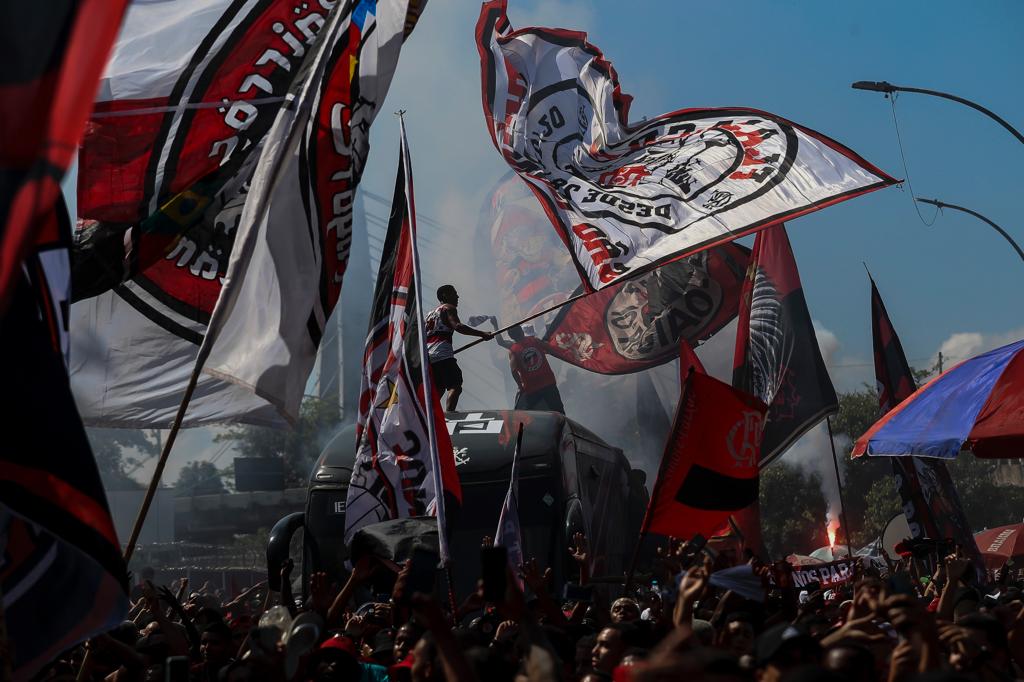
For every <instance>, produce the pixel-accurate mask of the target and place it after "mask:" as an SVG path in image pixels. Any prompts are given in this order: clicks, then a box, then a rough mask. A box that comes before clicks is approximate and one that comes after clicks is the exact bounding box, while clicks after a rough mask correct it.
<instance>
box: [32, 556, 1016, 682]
mask: <svg viewBox="0 0 1024 682" xmlns="http://www.w3.org/2000/svg"><path fill="white" fill-rule="evenodd" d="M489 540H490V539H489V538H485V539H484V544H485V545H488V543H489ZM570 554H571V558H569V559H568V561H569V562H570V565H572V564H573V563H575V565H576V566H578V568H579V576H578V581H576V580H574V582H573V584H572V585H571V589H567V590H565V592H559V594H556V593H555V591H554V590H553V585H551V572H550V570H542V568H541V567H540V566H539V565H538V562H537V561H535V560H532V559H531V560H528V561H527V562H526V564H525V565H523V566H521V567H519V570H518V571H512V570H511V568H509V570H508V572H507V576H506V578H507V579H506V580H505V581H504V592H503V594H500V595H498V596H495V595H494V594H493V589H492V590H491V591H490V597H491V598H490V600H487V599H485V596H484V595H485V593H487V590H485V585H484V584H483V581H481V583H480V587H479V589H478V590H477V591H476V592H474V593H473V594H470V595H468V596H466V595H461V596H462V597H464V599H463V600H462V601H461V603H459V604H457V602H456V600H455V599H454V595H449V594H446V593H445V590H444V589H443V581H439V587H438V589H436V590H435V591H434V592H433V593H422V592H416V591H414V590H412V589H411V588H410V585H411V584H412V581H411V580H410V563H409V562H405V564H404V565H396V564H392V563H390V562H387V561H383V560H378V559H375V558H373V557H371V556H364V557H362V558H360V559H359V560H358V561H357V563H356V564H355V566H354V567H353V570H352V572H351V573H350V575H348V576H347V580H346V581H345V582H344V583H343V584H340V585H339V584H338V583H336V582H333V581H332V580H331V578H330V577H329V576H327V575H326V574H324V573H313V574H312V575H310V576H309V577H308V580H306V581H305V588H304V589H303V592H304V593H305V596H304V597H303V598H294V597H293V581H294V585H295V586H297V585H300V584H302V582H303V581H300V580H299V579H298V576H296V575H293V573H294V568H293V566H292V563H291V562H290V561H287V562H285V565H284V566H282V568H281V575H280V577H281V590H280V592H277V591H270V590H268V588H267V584H266V583H265V582H264V583H261V584H259V585H255V586H253V587H251V588H250V589H248V590H246V591H245V592H243V593H241V594H239V595H237V596H234V597H233V598H230V599H227V598H226V597H223V596H222V595H220V594H219V593H217V592H215V591H213V590H211V589H209V588H208V586H207V587H206V588H205V589H202V590H198V591H194V592H190V591H189V589H188V586H187V584H186V582H185V581H184V580H182V581H178V584H176V585H172V586H165V587H155V586H154V585H153V583H152V582H150V581H148V580H144V581H140V585H139V586H138V589H137V590H135V591H134V595H133V596H135V597H137V599H135V600H134V603H133V605H132V609H131V612H130V613H129V618H128V620H126V621H125V622H124V623H123V624H122V625H121V626H120V627H118V628H116V629H115V630H113V631H111V632H108V633H106V634H104V635H102V636H100V637H97V638H95V639H93V640H91V641H89V642H87V643H86V644H85V645H83V646H81V647H78V648H76V649H74V650H71V651H69V652H67V653H66V654H65V656H63V657H62V658H61V659H60V660H58V661H56V662H54V663H52V664H51V665H50V666H49V667H47V668H46V669H45V670H44V671H43V672H42V673H41V675H40V676H39V678H38V679H42V680H71V679H75V677H76V675H78V679H85V680H113V681H117V682H125V681H133V680H166V681H167V682H177V681H178V680H182V681H184V680H190V681H196V682H208V681H212V680H225V681H226V682H242V681H243V680H275V681H282V682H283V681H286V680H287V681H291V680H317V681H338V682H378V681H385V680H395V681H412V682H440V681H442V680H444V681H447V682H463V681H470V682H472V681H477V682H492V681H494V682H502V681H508V682H511V681H513V680H539V681H545V682H547V681H552V682H553V681H555V680H565V681H572V680H576V681H579V682H603V681H606V680H616V681H637V682H641V681H646V680H722V681H725V680H758V681H774V680H793V681H810V680H823V681H825V680H835V681H846V682H867V681H868V680H887V681H888V682H909V681H911V680H936V681H937V680H948V681H950V682H952V681H956V680H986V681H987V680H991V681H996V680H1012V679H1016V678H1018V677H1020V675H1021V672H1022V671H1024V603H1022V593H1021V589H1022V585H1020V584H1017V583H1015V582H1013V581H1012V580H1011V579H1010V577H1009V574H1008V572H1002V573H1000V574H998V575H997V577H996V579H995V581H994V582H993V583H990V584H986V585H979V584H978V583H977V578H976V577H975V575H976V574H975V572H974V569H973V567H972V565H971V564H970V562H969V561H968V560H967V559H965V558H961V557H960V556H958V555H957V554H953V555H950V556H948V557H945V559H944V560H937V561H934V562H932V563H934V564H935V565H937V568H936V569H935V570H934V572H933V573H932V574H931V575H927V574H924V575H922V573H921V571H920V568H921V564H913V562H912V561H910V560H900V561H897V562H896V563H892V564H890V565H889V568H888V570H879V569H877V568H872V567H871V566H867V567H864V568H862V569H859V570H858V571H857V572H856V573H855V574H854V575H853V577H852V578H851V579H849V580H848V581H846V582H845V583H843V584H841V585H829V586H825V587H826V588H827V589H823V588H822V586H820V585H816V584H811V585H804V586H803V587H802V588H801V587H797V586H796V585H795V584H794V582H793V580H792V568H791V567H789V566H788V565H787V564H786V563H785V562H776V563H774V564H764V563H761V562H759V561H758V560H757V559H756V558H752V557H748V561H747V564H749V566H750V572H751V573H752V574H753V575H756V576H758V577H759V578H760V580H761V585H762V586H763V594H761V595H757V596H758V597H759V598H756V599H751V598H745V597H743V596H740V595H739V594H737V593H736V592H732V591H729V590H724V589H722V588H716V587H714V586H713V585H712V583H713V582H716V581H713V580H712V579H711V576H712V575H713V574H714V573H715V572H717V571H718V570H721V568H722V566H721V564H722V560H723V556H724V555H719V556H718V557H716V558H715V559H714V560H713V559H712V556H713V553H712V552H709V551H708V550H706V549H697V548H696V547H695V546H694V545H693V544H692V543H686V542H678V541H671V540H670V541H669V543H668V545H667V546H665V547H662V548H661V549H659V550H658V554H657V557H656V558H655V559H654V561H653V563H651V564H650V565H649V566H648V567H647V570H646V571H638V572H637V574H636V576H635V578H633V579H632V580H631V581H630V583H631V584H630V585H628V586H624V585H622V584H620V585H618V586H616V587H615V588H614V590H609V589H608V585H607V584H602V585H588V584H587V583H588V580H589V575H588V568H589V566H590V563H591V559H592V557H590V556H589V553H588V550H587V547H586V543H585V541H584V539H583V538H582V537H578V538H577V540H576V542H575V543H574V546H573V548H572V550H571V553H570ZM912 564H913V565H912ZM573 573H575V569H574V570H573ZM571 577H573V578H574V579H575V578H576V576H575V575H573V576H571ZM382 583H383V584H391V585H392V587H391V591H390V594H389V595H387V594H380V593H378V592H376V590H378V589H380V587H379V586H380V585H381V584H382ZM296 591H298V590H296ZM623 594H624V595H625V596H621V595H623ZM565 596H572V597H573V598H572V599H565V598H563V597H565ZM749 596H755V595H749V594H748V597H749ZM450 597H451V598H450ZM456 604H457V605H456Z"/></svg>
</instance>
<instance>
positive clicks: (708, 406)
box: [643, 370, 766, 538]
mask: <svg viewBox="0 0 1024 682" xmlns="http://www.w3.org/2000/svg"><path fill="white" fill-rule="evenodd" d="M765 409H766V408H765V405H764V404H763V403H761V401H760V400H758V399H757V398H755V397H753V396H750V395H747V394H746V393H744V392H742V391H739V390H737V389H735V388H733V387H731V386H729V385H728V384H725V383H722V382H721V381H719V380H718V379H715V378H714V377H711V376H708V375H707V374H704V373H703V372H700V371H696V370H695V371H691V372H688V376H687V379H686V382H685V383H684V385H683V388H682V394H681V396H680V398H679V406H678V407H677V408H676V415H675V420H674V422H673V425H672V431H671V433H670V434H669V438H668V442H667V443H666V444H665V452H664V454H663V455H662V460H661V467H660V469H659V471H658V478H657V480H656V481H655V483H654V490H653V492H652V494H651V501H650V504H649V505H648V507H647V514H646V515H645V517H644V524H643V532H645V533H646V532H651V533H660V534H662V535H672V536H675V537H682V538H689V537H692V536H693V535H695V534H696V533H700V534H701V535H704V536H705V537H710V536H711V535H712V533H714V532H715V531H716V530H718V529H719V528H721V527H722V524H724V523H726V521H727V520H728V519H729V515H730V514H732V513H734V512H737V511H739V510H741V509H744V508H745V507H747V506H749V505H750V504H752V503H753V502H755V501H756V500H757V494H758V484H759V480H760V479H759V468H758V455H759V453H760V449H761V432H762V427H763V426H764V418H765Z"/></svg>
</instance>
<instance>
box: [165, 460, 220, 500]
mask: <svg viewBox="0 0 1024 682" xmlns="http://www.w3.org/2000/svg"><path fill="white" fill-rule="evenodd" d="M222 476H224V474H223V473H222V472H220V471H217V467H216V466H214V465H213V462H189V463H188V464H186V465H185V468H183V469H182V470H181V473H179V474H178V481H177V482H176V483H175V484H174V495H175V496H176V497H191V496H194V495H220V494H222V493H226V492H227V488H225V487H224V481H222V480H221V477H222Z"/></svg>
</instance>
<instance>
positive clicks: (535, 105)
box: [477, 0, 895, 289]
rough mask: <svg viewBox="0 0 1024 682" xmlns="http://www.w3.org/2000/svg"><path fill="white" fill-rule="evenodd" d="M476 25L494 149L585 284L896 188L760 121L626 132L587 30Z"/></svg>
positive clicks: (609, 71) (782, 127)
mask: <svg viewBox="0 0 1024 682" xmlns="http://www.w3.org/2000/svg"><path fill="white" fill-rule="evenodd" d="M505 10H506V0H491V1H490V2H487V3H485V4H484V6H483V9H482V10H481V12H480V19H479V21H478V22H477V47H478V50H479V52H480V65H481V70H482V81H483V83H482V86H483V87H482V90H483V108H484V117H485V119H486V123H487V128H488V130H489V131H490V133H491V139H492V140H493V142H494V145H495V146H496V147H497V149H498V151H499V152H500V153H501V155H502V156H503V157H504V159H505V161H506V162H507V163H508V164H509V165H510V166H511V167H512V169H513V170H515V171H516V172H517V173H518V174H519V175H520V177H522V178H523V179H524V180H525V181H526V182H527V183H528V184H529V185H530V188H531V189H532V190H533V192H534V194H535V195H536V196H537V199H538V200H539V201H540V202H541V204H542V205H543V206H544V210H545V211H546V212H547V214H548V217H549V218H550V220H551V222H552V224H553V225H554V227H555V229H556V230H557V231H558V233H559V235H560V236H561V238H562V241H563V242H564V243H565V244H566V245H567V246H568V247H569V250H570V252H571V254H572V256H573V260H574V262H575V265H576V269H577V271H578V272H579V275H580V277H581V279H582V280H583V282H584V284H585V285H587V286H588V287H591V288H593V289H600V288H602V287H605V286H608V285H610V284H612V283H614V282H616V281H618V280H620V279H623V278H625V277H630V276H632V275H634V274H635V273H636V272H637V271H638V270H643V269H645V268H652V267H655V266H657V265H660V264H662V263H664V262H666V261H669V260H673V259H675V258H679V257H680V256H684V255H686V254H688V253H692V252H694V251H697V250H700V249H702V248H706V247H708V246H711V245H713V244H716V243H720V242H724V241H729V240H731V239H734V238H735V237H738V236H740V235H743V234H748V233H750V232H753V231H755V230H758V229H761V228H763V227H766V226H768V225H770V224H772V223H775V222H778V221H780V220H783V219H788V218H795V217H796V216H799V215H803V214H805V213H808V212H810V211H815V210H817V209H820V208H823V207H825V206H828V205H830V204H834V203H836V202H839V201H843V200H845V199H849V198H851V197H854V196H857V195H860V194H863V193H865V192H869V191H871V190H875V189H879V188H881V187H885V186H886V185H889V184H892V183H893V182H895V180H893V179H892V178H890V177H889V176H888V175H886V174H885V173H883V172H882V171H880V170H878V169H877V168H875V167H874V166H872V165H871V164H869V163H868V162H867V161H865V160H864V159H862V158H861V157H860V156H858V155H857V154H856V153H854V152H853V151H851V150H849V149H847V148H846V147H844V146H842V145H841V144H839V143H838V142H836V141H834V140H831V139H829V138H827V137H825V136H824V135H821V134H820V133H817V132H815V131H813V130H809V129H807V128H804V127H802V126H799V125H797V124H795V123H792V122H791V121H787V120H786V119H784V118H780V117H778V116H775V115H774V114H770V113H767V112H764V111H758V110H756V109H745V108H738V107H737V108H729V109H681V110H678V111H674V112H671V113H668V114H663V115H661V116H656V117H653V118H650V119H647V120H645V121H643V122H639V123H630V121H629V103H630V98H629V97H628V96H627V95H624V94H623V93H622V91H621V90H620V88H619V82H618V77H617V75H616V73H615V69H614V68H612V65H611V64H610V63H609V62H608V61H607V60H606V59H605V57H604V55H603V54H601V51H600V50H599V49H597V48H596V47H594V46H593V45H591V44H590V43H589V42H587V36H586V34H585V33H579V32H576V31H566V30H563V29H552V28H536V27H531V28H524V29H519V30H518V31H513V30H512V27H511V25H510V24H509V21H508V18H507V17H506V15H505Z"/></svg>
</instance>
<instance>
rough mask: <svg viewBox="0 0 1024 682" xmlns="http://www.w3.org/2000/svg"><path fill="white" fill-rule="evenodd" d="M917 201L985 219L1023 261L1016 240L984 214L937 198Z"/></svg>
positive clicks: (1023, 258)
mask: <svg viewBox="0 0 1024 682" xmlns="http://www.w3.org/2000/svg"><path fill="white" fill-rule="evenodd" d="M917 201H919V202H921V203H922V204H931V205H932V206H936V207H938V208H940V209H941V208H951V209H953V210H955V211H963V212H964V213H969V214H971V215H972V216H974V217H975V218H977V219H978V220H983V221H985V222H986V223H988V224H989V225H991V226H992V229H994V230H995V231H996V232H998V233H999V234H1001V235H1003V239H1005V240H1006V241H1008V242H1010V246H1012V247H1013V249H1014V251H1016V252H1017V255H1018V256H1020V259H1021V260H1022V261H1024V251H1021V248H1020V246H1018V245H1017V242H1015V241H1013V237H1011V236H1010V235H1009V234H1007V232H1006V230H1004V229H1003V228H1001V227H999V226H998V225H996V224H995V223H994V222H992V221H991V220H989V219H988V218H986V217H985V216H983V215H981V214H980V213H978V212H977V211H972V210H971V209H969V208H964V207H963V206H957V205H956V204H947V203H945V202H943V201H939V200H938V199H918V200H917Z"/></svg>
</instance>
